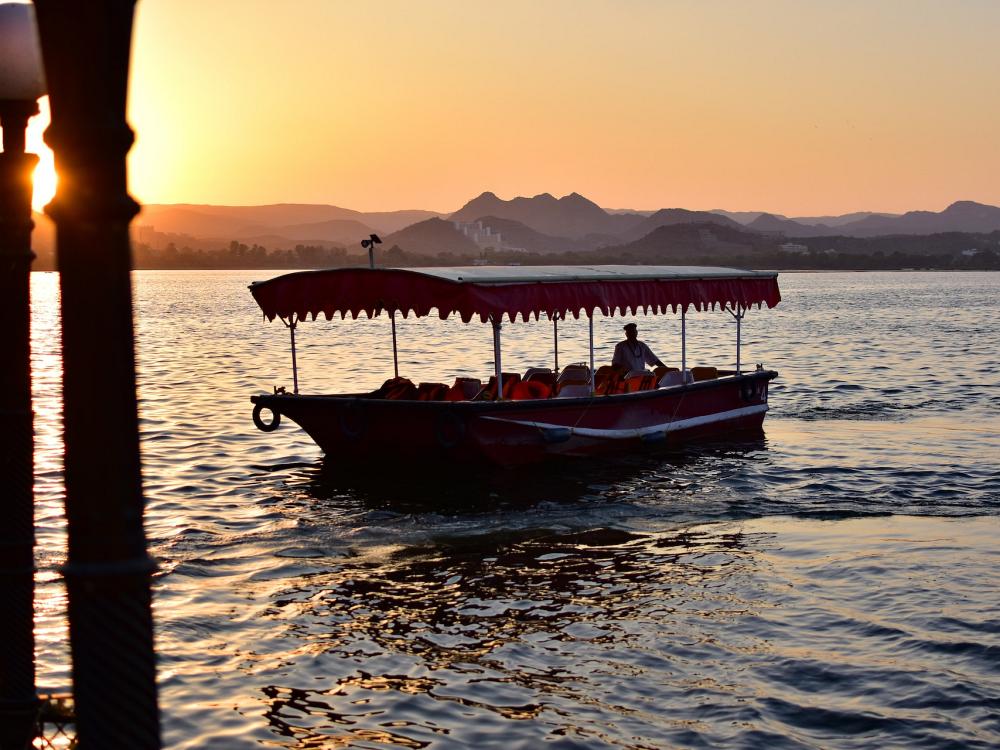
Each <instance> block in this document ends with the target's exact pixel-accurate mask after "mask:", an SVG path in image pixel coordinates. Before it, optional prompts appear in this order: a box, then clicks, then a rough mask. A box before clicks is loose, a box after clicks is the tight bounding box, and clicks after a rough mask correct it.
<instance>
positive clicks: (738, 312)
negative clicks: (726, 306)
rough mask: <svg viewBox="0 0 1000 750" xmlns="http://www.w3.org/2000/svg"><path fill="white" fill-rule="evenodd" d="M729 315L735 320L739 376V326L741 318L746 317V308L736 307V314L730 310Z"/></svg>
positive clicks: (737, 371) (738, 373) (737, 370)
mask: <svg viewBox="0 0 1000 750" xmlns="http://www.w3.org/2000/svg"><path fill="white" fill-rule="evenodd" d="M729 314H730V315H732V316H733V318H734V319H735V320H736V374H737V375H740V374H742V373H741V371H740V343H741V342H740V335H741V326H740V323H741V322H742V320H743V318H744V317H746V308H745V307H743V305H737V306H736V312H733V311H732V310H730V311H729Z"/></svg>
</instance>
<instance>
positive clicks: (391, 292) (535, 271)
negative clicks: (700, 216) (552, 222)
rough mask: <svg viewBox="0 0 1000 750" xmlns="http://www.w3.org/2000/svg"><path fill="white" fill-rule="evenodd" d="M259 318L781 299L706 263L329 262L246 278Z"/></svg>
mask: <svg viewBox="0 0 1000 750" xmlns="http://www.w3.org/2000/svg"><path fill="white" fill-rule="evenodd" d="M250 292H251V294H253V297H254V299H255V300H256V301H257V304H258V305H260V308H261V310H263V311H264V316H265V317H266V318H267V319H268V320H274V318H275V317H279V318H281V319H282V320H286V321H287V320H296V319H297V320H305V319H309V318H312V319H315V318H316V317H318V316H319V315H320V314H323V315H324V316H326V318H327V319H330V318H332V317H333V316H334V315H336V314H337V313H339V314H340V317H341V318H344V317H346V316H347V315H350V316H351V317H353V318H357V317H358V315H360V314H361V313H365V314H366V315H367V316H368V317H369V318H371V317H375V316H376V315H379V314H380V313H381V312H382V311H383V310H385V311H387V312H390V313H396V312H400V313H402V315H403V317H404V318H405V317H407V315H408V314H409V313H411V312H412V313H413V314H414V315H416V316H417V317H421V316H424V315H428V314H430V312H431V310H434V309H436V310H437V311H438V314H439V315H440V316H441V317H442V318H447V317H448V316H449V315H451V314H453V313H457V314H459V315H460V316H461V318H462V320H463V321H465V322H469V321H470V320H471V319H472V317H473V316H475V315H478V316H479V318H480V320H482V321H483V322H484V323H485V322H486V321H488V320H490V319H491V318H492V319H493V320H494V321H500V320H501V319H502V318H503V316H504V315H506V316H507V317H508V318H509V319H510V320H511V321H513V320H514V319H515V318H516V317H517V316H518V315H520V316H521V318H522V319H523V320H527V319H528V318H529V317H530V316H534V317H535V318H536V319H537V318H538V317H539V315H541V314H545V315H547V316H548V317H550V318H553V317H555V316H558V317H561V318H565V317H566V316H567V315H572V316H573V317H576V318H578V317H579V316H580V313H581V312H583V313H584V314H586V315H587V316H591V315H593V313H594V311H595V310H600V311H601V312H602V313H603V314H604V315H614V314H615V313H616V312H622V313H629V314H634V313H635V312H636V311H638V310H643V311H644V312H647V313H648V312H654V313H665V312H666V311H667V310H668V309H670V310H672V311H673V312H677V309H678V308H681V309H682V310H686V309H687V308H689V307H693V308H695V309H698V310H705V309H710V308H713V307H715V306H716V305H718V306H720V307H729V308H731V309H733V310H736V309H740V308H743V309H745V308H748V307H750V306H752V305H756V306H757V307H760V306H761V305H767V306H768V307H774V306H775V305H776V304H778V302H780V301H781V294H780V292H779V291H778V274H777V273H776V272H774V271H746V270H742V269H738V268H717V267H711V266H624V265H623V266H614V265H609V266H455V267H440V268H413V269H401V268H336V269H330V270H322V271H300V272H297V273H289V274H285V275H284V276H278V277H276V278H274V279H270V280H268V281H256V282H254V283H253V284H251V285H250Z"/></svg>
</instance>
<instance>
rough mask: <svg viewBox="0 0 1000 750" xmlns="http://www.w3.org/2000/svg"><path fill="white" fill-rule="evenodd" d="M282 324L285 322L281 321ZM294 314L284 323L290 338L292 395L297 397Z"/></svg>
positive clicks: (297, 374) (297, 381)
mask: <svg viewBox="0 0 1000 750" xmlns="http://www.w3.org/2000/svg"><path fill="white" fill-rule="evenodd" d="M281 322H282V323H284V322H285V321H284V320H282V321H281ZM296 322H297V321H296V319H295V313H292V315H291V317H290V318H289V319H288V322H287V323H285V325H286V326H288V333H289V335H290V336H291V338H292V393H294V394H295V395H296V396H298V395H299V364H298V361H297V360H296V359H295V326H296Z"/></svg>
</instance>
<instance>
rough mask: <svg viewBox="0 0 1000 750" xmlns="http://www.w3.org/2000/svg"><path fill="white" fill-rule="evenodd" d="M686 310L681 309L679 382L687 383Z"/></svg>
mask: <svg viewBox="0 0 1000 750" xmlns="http://www.w3.org/2000/svg"><path fill="white" fill-rule="evenodd" d="M687 371H688V368H687V309H686V308H684V307H682V308H681V382H682V383H686V382H687Z"/></svg>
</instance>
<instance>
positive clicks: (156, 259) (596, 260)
mask: <svg viewBox="0 0 1000 750" xmlns="http://www.w3.org/2000/svg"><path fill="white" fill-rule="evenodd" d="M897 239H898V238H897ZM908 239H909V240H912V239H914V238H908ZM803 244H805V243H803ZM825 244H827V245H829V244H830V243H829V242H827V243H825ZM898 244H901V243H896V246H895V249H893V248H894V245H893V243H886V242H883V243H880V245H881V246H876V247H875V249H874V250H873V249H872V245H864V244H861V243H858V242H857V241H854V240H852V241H851V242H850V243H849V244H847V245H845V246H844V247H837V248H826V249H824V250H819V249H818V248H819V247H820V245H817V248H815V249H814V248H811V247H810V251H809V252H786V251H783V250H781V249H780V248H779V249H773V250H766V249H765V250H760V249H757V250H746V251H744V250H733V249H718V250H712V251H698V250H693V249H688V250H684V251H681V252H679V253H669V254H667V253H662V252H661V253H654V252H648V251H647V252H639V251H630V250H622V249H620V248H601V249H597V250H586V251H573V252H562V253H544V254H543V253H532V252H511V251H496V250H493V249H492V248H486V249H485V250H483V251H481V252H479V253H476V254H456V253H438V254H436V255H425V254H417V253H409V252H407V251H406V250H404V249H403V248H401V247H399V246H398V245H393V246H391V247H389V248H387V249H384V250H383V249H381V248H378V249H377V251H376V264H377V265H379V266H391V267H420V266H458V265H461V266H465V265H474V264H477V263H478V264H484V263H485V264H490V265H508V264H517V265H524V266H533V265H588V264H605V263H608V264H662V265H712V266H735V267H743V268H787V269H795V270H898V269H906V268H919V269H939V270H951V269H968V270H1000V253H998V252H997V251H996V250H993V249H992V248H985V249H982V250H976V251H975V252H974V253H963V252H933V251H931V252H928V248H925V247H921V246H919V245H917V246H916V248H915V250H906V249H900V248H899V247H898ZM865 250H867V252H865ZM916 250H923V252H918V251H916ZM359 265H368V256H367V255H363V254H360V253H349V252H348V251H347V250H346V249H345V248H342V247H324V246H317V245H296V246H295V247H293V248H290V249H274V250H271V249H268V248H266V247H264V246H262V245H258V244H251V245H247V244H244V243H241V242H238V241H236V240H233V241H232V242H230V243H229V245H228V246H224V247H220V248H218V249H217V250H206V249H201V248H198V249H195V248H190V247H177V246H176V245H175V244H174V243H170V244H168V245H167V246H166V247H164V248H153V247H150V246H149V245H146V244H143V243H136V244H135V246H134V266H135V268H136V269H237V268H262V269H275V270H278V269H291V268H337V267H347V266H359Z"/></svg>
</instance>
